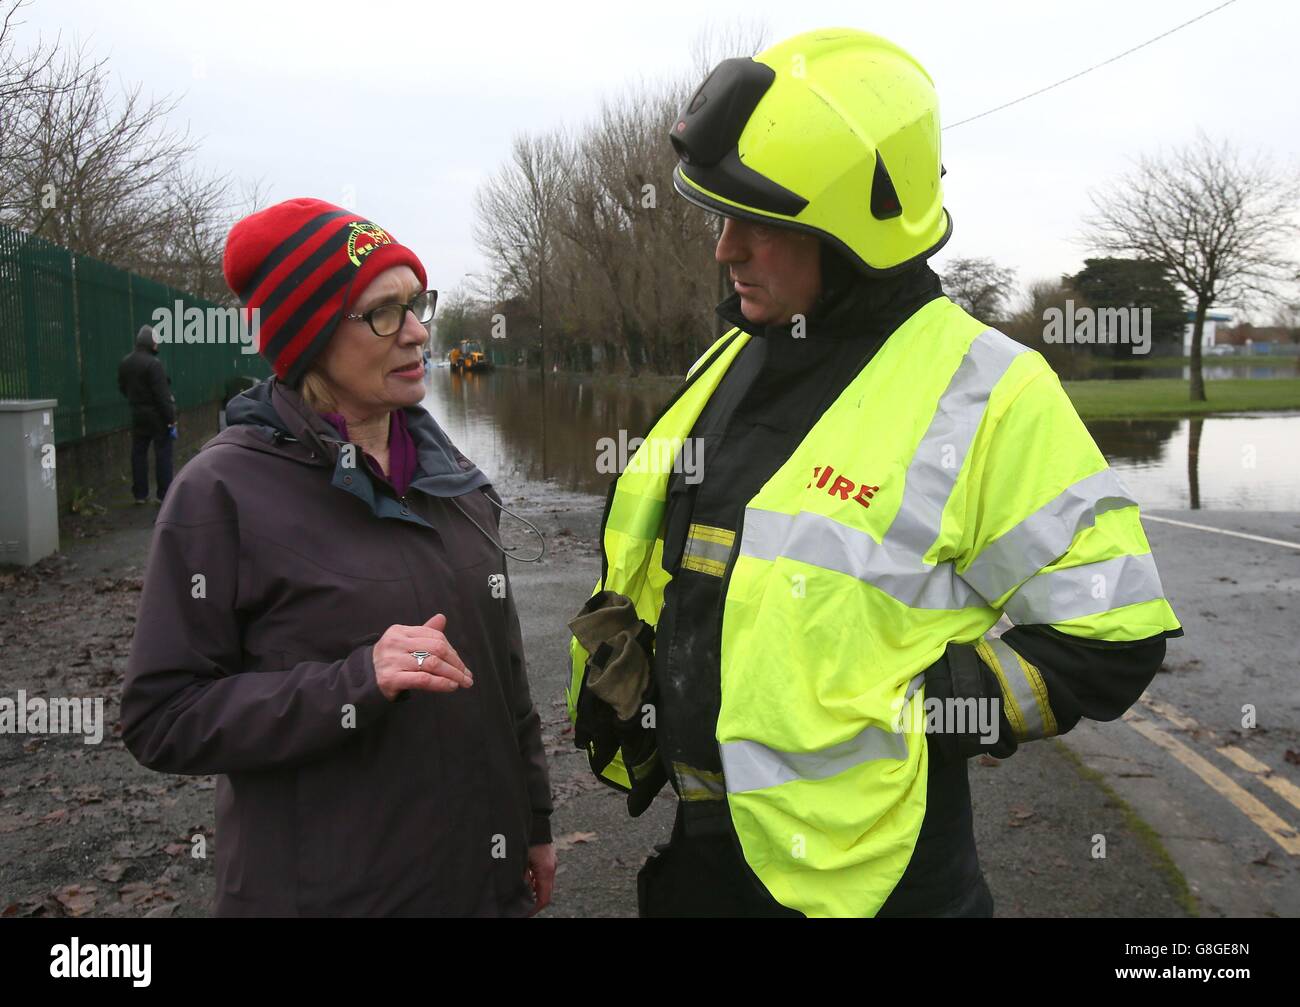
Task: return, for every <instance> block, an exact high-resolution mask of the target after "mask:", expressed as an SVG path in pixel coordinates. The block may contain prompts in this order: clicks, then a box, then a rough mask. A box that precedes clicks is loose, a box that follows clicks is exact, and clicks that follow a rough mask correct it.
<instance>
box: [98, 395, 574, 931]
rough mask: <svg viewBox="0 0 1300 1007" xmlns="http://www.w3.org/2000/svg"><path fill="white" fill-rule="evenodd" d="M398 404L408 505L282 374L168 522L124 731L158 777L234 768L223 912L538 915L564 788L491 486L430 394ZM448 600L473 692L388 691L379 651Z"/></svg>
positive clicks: (450, 624) (452, 636)
mask: <svg viewBox="0 0 1300 1007" xmlns="http://www.w3.org/2000/svg"><path fill="white" fill-rule="evenodd" d="M406 418H407V424H408V427H409V429H410V431H411V436H412V437H413V438H414V440H415V443H416V449H417V454H418V460H419V464H418V469H417V472H416V477H415V479H414V481H413V482H412V484H411V487H410V488H409V489H408V491H407V493H406V495H405V496H404V497H401V498H398V497H397V495H396V493H395V492H394V490H393V489H392V487H391V486H389V485H388V484H387V483H386V482H385V481H384V480H382V479H380V478H379V477H378V476H375V475H372V474H371V473H370V471H369V470H368V467H367V466H366V465H365V463H364V461H363V460H360V459H361V452H360V451H359V450H358V451H348V452H343V451H341V450H340V447H341V445H342V443H344V442H341V441H340V439H339V437H338V434H337V433H336V432H335V431H334V429H333V428H332V427H331V426H330V425H329V424H328V423H326V422H325V421H324V420H323V419H321V417H320V416H318V415H317V414H316V413H315V412H313V411H312V410H311V409H310V408H309V407H308V406H307V405H306V404H305V403H304V402H303V400H302V399H301V397H300V396H299V395H298V394H297V393H296V392H294V391H293V390H291V389H289V388H287V387H285V386H284V385H281V384H280V383H279V382H278V381H277V380H276V379H274V378H271V379H268V380H267V381H264V382H263V383H261V384H260V385H258V386H256V387H255V388H253V389H251V390H250V391H248V392H246V393H244V394H243V395H240V396H237V397H236V398H235V399H233V400H232V401H231V403H230V406H229V408H228V409H227V420H228V422H229V424H230V425H229V426H228V427H227V428H226V429H225V430H224V431H222V433H221V434H219V435H218V436H217V437H215V438H213V439H212V440H211V441H209V442H208V443H207V444H206V445H205V446H204V447H203V449H202V451H201V452H200V453H199V454H198V455H197V456H196V457H195V458H194V459H193V460H192V461H190V462H189V463H188V464H187V465H186V466H185V467H184V468H183V469H182V470H181V472H180V474H179V475H178V477H177V478H176V480H175V482H173V483H172V486H171V489H170V490H169V491H168V494H167V499H166V501H165V503H164V504H163V508H162V511H161V512H160V514H159V515H158V521H157V524H156V526H155V529H154V535H153V542H152V546H151V550H150V555H149V562H148V567H147V570H146V574H145V581H144V590H143V592H142V596H141V599H140V607H139V614H138V619H137V623H136V632H135V638H134V640H133V643H132V648H131V656H130V660H129V663H128V668H127V675H126V683H125V687H124V693H123V696H122V733H123V738H124V740H125V743H126V746H127V748H128V749H129V750H130V751H131V752H132V754H134V755H135V757H136V758H137V759H138V760H139V761H140V762H141V763H142V764H144V765H145V766H148V767H150V768H151V769H156V770H159V771H161V772H166V773H192V774H207V773H215V774H220V776H219V779H218V784H217V792H216V829H215V861H216V881H217V895H216V907H215V911H216V914H217V915H221V916H251V915H281V916H299V915H303V916H305V915H367V916H369V915H394V916H398V915H400V916H410V915H466V916H469V915H483V916H494V915H505V916H518V915H526V914H527V913H528V911H529V910H530V909H531V907H532V900H531V894H530V892H529V891H528V888H527V885H526V884H525V880H524V876H525V869H526V866H527V853H528V847H529V845H531V844H537V843H545V842H549V841H550V838H551V836H550V825H549V821H550V819H549V816H550V812H551V797H550V786H549V783H548V779H547V772H546V757H545V752H544V750H543V747H542V741H541V729H540V722H539V718H538V714H537V710H536V708H535V707H534V705H533V702H532V699H531V698H530V696H529V689H528V681H527V678H526V674H525V666H524V658H523V646H522V642H521V638H520V631H519V621H518V617H517V615H516V612H515V605H514V598H513V596H512V593H511V590H510V585H509V582H508V580H507V579H506V570H505V565H504V558H503V556H502V554H501V552H500V551H499V550H498V548H497V547H496V545H494V544H493V542H492V541H490V540H489V539H488V537H487V535H485V534H484V531H485V532H487V533H489V534H492V535H495V534H496V529H497V524H498V521H497V517H498V512H497V509H496V508H495V507H494V506H493V505H492V503H490V502H489V501H490V500H491V501H496V502H497V503H499V502H500V501H499V498H497V496H496V494H495V492H494V491H493V490H492V488H491V486H490V485H489V484H488V481H487V477H486V476H485V475H484V474H483V473H482V472H480V471H479V470H478V469H477V468H475V467H474V466H473V464H472V463H471V462H469V461H468V460H467V459H465V458H464V456H463V455H461V454H460V452H459V451H457V450H456V449H455V447H453V446H452V444H451V442H450V441H449V440H448V438H447V436H446V434H445V433H444V432H443V431H442V430H441V428H439V427H438V425H437V424H436V423H435V422H434V420H433V418H432V417H431V416H430V415H429V414H428V413H427V412H426V411H425V410H424V409H422V408H420V407H415V408H408V409H407V410H406ZM350 456H355V458H356V459H357V460H351V458H350ZM350 460H351V462H352V466H353V467H349V465H347V464H345V463H346V462H348V461H350ZM470 518H472V519H473V521H474V522H477V524H478V525H479V526H481V528H482V529H484V531H480V530H479V529H478V528H475V527H474V524H472V523H471V520H470ZM439 612H441V613H444V614H445V615H446V617H447V627H446V630H445V632H446V636H447V638H448V640H449V641H450V642H451V644H452V646H454V647H455V648H456V650H457V652H458V653H459V654H460V656H461V658H462V659H463V660H464V662H465V665H466V666H467V667H468V668H469V670H470V671H471V672H472V673H473V675H474V684H473V686H472V687H462V688H461V689H459V690H457V691H455V692H452V693H428V692H416V691H411V692H405V693H401V694H400V695H399V698H398V699H397V700H394V701H391V702H390V701H389V700H388V699H387V698H385V696H384V695H383V693H381V692H380V691H379V688H378V685H377V683H376V680H375V669H374V664H373V659H372V655H371V650H372V647H373V645H374V643H375V642H376V641H377V640H378V639H379V637H380V636H381V635H383V633H384V631H385V630H387V629H388V627H389V626H391V625H393V624H395V623H400V624H404V625H420V624H422V623H424V622H426V621H427V620H428V619H429V618H430V617H431V616H433V615H435V614H437V613H439Z"/></svg>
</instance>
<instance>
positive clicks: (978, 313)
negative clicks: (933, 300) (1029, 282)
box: [941, 258, 1016, 321]
mask: <svg viewBox="0 0 1300 1007" xmlns="http://www.w3.org/2000/svg"><path fill="white" fill-rule="evenodd" d="M941 279H942V280H943V289H944V293H946V294H947V295H948V296H949V297H951V298H952V299H953V300H954V301H956V302H957V303H958V304H960V305H961V306H962V307H963V308H965V309H966V310H967V311H968V312H970V313H971V314H972V315H974V316H975V317H976V318H979V319H981V320H983V321H992V320H996V319H998V318H999V317H1000V316H1001V314H1002V311H1003V309H1004V308H1005V306H1006V304H1007V302H1008V301H1009V300H1010V299H1011V296H1012V294H1013V292H1014V290H1015V282H1016V273H1015V270H1013V269H1004V268H1003V267H1001V266H999V265H998V264H997V263H996V262H994V261H993V260H992V259H983V258H961V259H953V260H952V261H951V262H950V263H948V268H947V269H945V270H944V271H943V275H942V277H941Z"/></svg>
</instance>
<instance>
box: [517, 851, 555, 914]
mask: <svg viewBox="0 0 1300 1007" xmlns="http://www.w3.org/2000/svg"><path fill="white" fill-rule="evenodd" d="M555 859H556V858H555V844H554V843H539V844H538V845H537V846H530V847H528V869H527V870H526V871H525V872H524V880H525V881H527V882H528V887H529V888H531V889H532V891H533V903H534V905H533V911H532V912H530V913H529V914H528V915H529V916H536V915H537V914H538V913H540V912H541V911H542V910H543V909H545V908H546V907H547V906H549V905H550V904H551V890H552V889H553V888H554V887H555Z"/></svg>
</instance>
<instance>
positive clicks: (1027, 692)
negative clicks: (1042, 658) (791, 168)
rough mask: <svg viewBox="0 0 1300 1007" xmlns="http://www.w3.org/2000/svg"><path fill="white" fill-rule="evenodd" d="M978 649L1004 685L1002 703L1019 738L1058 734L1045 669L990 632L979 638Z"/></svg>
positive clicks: (1016, 738) (1008, 720) (1026, 738)
mask: <svg viewBox="0 0 1300 1007" xmlns="http://www.w3.org/2000/svg"><path fill="white" fill-rule="evenodd" d="M975 649H976V651H977V652H978V653H979V655H980V657H981V658H983V659H984V663H985V664H987V665H988V666H989V667H990V668H992V669H993V673H994V674H995V675H997V677H998V681H999V682H1000V683H1001V685H1002V700H1003V703H1002V706H1003V709H1004V711H1005V712H1006V715H1007V722H1008V723H1009V724H1010V725H1011V731H1012V733H1013V734H1014V735H1015V740H1016V741H1033V740H1035V739H1037V738H1050V737H1053V736H1054V735H1056V734H1057V726H1056V715H1055V714H1054V713H1052V706H1051V703H1050V702H1049V701H1048V695H1047V684H1046V683H1045V682H1044V681H1043V676H1042V673H1041V672H1040V671H1039V670H1038V669H1037V668H1036V667H1034V666H1033V665H1032V664H1030V663H1029V662H1028V661H1026V660H1025V659H1024V658H1023V657H1021V656H1020V655H1019V654H1018V653H1016V651H1014V650H1013V649H1012V648H1011V647H1010V646H1008V645H1007V644H1005V643H1003V642H1002V640H1000V639H993V638H990V637H987V636H986V637H985V638H984V639H982V640H978V641H976V643H975Z"/></svg>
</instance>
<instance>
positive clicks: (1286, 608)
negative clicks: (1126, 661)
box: [1064, 511, 1300, 917]
mask: <svg viewBox="0 0 1300 1007" xmlns="http://www.w3.org/2000/svg"><path fill="white" fill-rule="evenodd" d="M1144 518H1146V520H1145V522H1144V523H1145V526H1146V530H1147V536H1148V538H1149V539H1150V541H1151V546H1152V550H1153V552H1154V553H1155V556H1156V561H1157V563H1158V565H1159V568H1160V574H1161V579H1162V581H1163V583H1164V586H1165V592H1166V595H1167V596H1168V598H1169V600H1170V604H1172V605H1173V608H1174V612H1175V613H1176V614H1177V615H1178V617H1179V620H1180V622H1182V624H1183V629H1184V632H1185V634H1186V635H1185V636H1184V637H1183V638H1182V639H1178V640H1172V641H1170V643H1169V646H1168V651H1167V653H1166V658H1165V668H1164V669H1163V673H1162V674H1160V675H1157V676H1156V679H1155V681H1154V682H1152V684H1151V686H1150V687H1149V688H1148V689H1147V691H1146V693H1145V695H1144V696H1143V697H1142V700H1141V701H1140V702H1139V703H1138V705H1137V706H1136V707H1135V708H1134V709H1133V710H1131V711H1129V713H1128V714H1127V715H1126V716H1125V718H1124V720H1123V721H1122V722H1120V723H1117V724H1107V725H1095V724H1090V723H1084V724H1081V725H1080V726H1079V727H1078V728H1076V729H1075V730H1074V731H1073V732H1071V733H1070V734H1069V735H1067V736H1066V738H1065V739H1064V740H1065V743H1066V744H1067V745H1069V746H1070V748H1071V749H1072V750H1073V751H1075V752H1077V753H1078V755H1079V756H1080V757H1081V758H1082V760H1083V761H1084V763H1085V764H1087V765H1088V766H1090V767H1092V768H1094V769H1096V770H1098V771H1100V772H1101V773H1103V774H1104V776H1105V778H1106V780H1107V781H1108V782H1109V783H1110V785H1111V786H1113V787H1114V789H1115V790H1116V791H1117V792H1118V793H1119V794H1120V795H1121V796H1122V797H1123V798H1124V799H1125V800H1126V801H1128V802H1129V803H1130V804H1131V805H1132V806H1133V807H1134V808H1136V809H1138V810H1140V812H1141V814H1142V815H1143V817H1144V818H1145V819H1146V820H1147V821H1148V822H1149V823H1150V825H1151V826H1152V828H1153V829H1155V830H1156V832H1157V833H1158V834H1159V836H1160V837H1161V841H1162V842H1163V843H1164V845H1165V847H1166V848H1167V849H1168V851H1169V853H1170V855H1171V856H1172V858H1173V860H1174V862H1175V863H1176V864H1177V865H1178V867H1179V869H1180V870H1181V872H1182V873H1183V875H1184V876H1185V877H1186V879H1187V882H1188V885H1189V887H1190V889H1191V890H1192V892H1193V893H1194V894H1195V895H1197V897H1198V898H1199V901H1200V904H1201V913H1202V915H1205V916H1289V917H1294V916H1297V915H1300V788H1298V787H1297V783H1300V730H1297V727H1298V726H1300V656H1298V655H1300V648H1298V647H1297V643H1298V642H1300V641H1298V640H1297V636H1298V635H1300V514H1296V513H1292V512H1285V513H1258V512H1256V513H1251V512H1240V511H1152V512H1149V513H1148V514H1144ZM1174 522H1177V523H1174ZM1189 524H1194V525H1201V526H1204V527H1202V528H1193V527H1188V525H1189ZM1207 529H1217V530H1218V531H1215V530H1207ZM1221 531H1230V532H1237V533H1240V534H1243V535H1250V536H1256V538H1242V537H1238V536H1237V535H1226V534H1221V533H1219V532H1221ZM1261 538H1262V539H1271V540H1274V541H1271V542H1268V541H1259V539H1261ZM1252 725H1253V726H1252Z"/></svg>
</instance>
